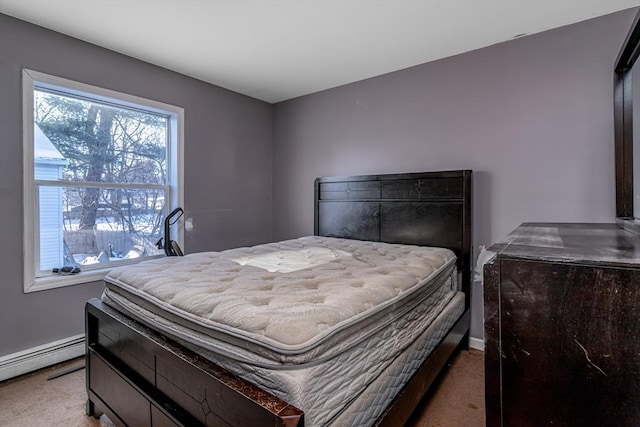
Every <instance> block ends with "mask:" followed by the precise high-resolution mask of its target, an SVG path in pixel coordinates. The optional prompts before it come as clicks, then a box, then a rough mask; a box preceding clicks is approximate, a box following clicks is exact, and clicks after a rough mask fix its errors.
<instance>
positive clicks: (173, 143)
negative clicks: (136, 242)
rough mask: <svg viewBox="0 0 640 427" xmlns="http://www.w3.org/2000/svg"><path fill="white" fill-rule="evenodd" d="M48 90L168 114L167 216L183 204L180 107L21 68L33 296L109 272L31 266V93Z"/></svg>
mask: <svg viewBox="0 0 640 427" xmlns="http://www.w3.org/2000/svg"><path fill="white" fill-rule="evenodd" d="M38 87H41V88H50V89H55V90H57V91H61V92H63V93H68V94H70V95H74V94H75V95H81V96H82V97H85V98H86V97H87V94H89V95H90V98H92V99H96V100H98V101H103V102H109V103H113V104H117V105H121V106H123V107H126V106H132V107H135V106H138V108H139V106H143V107H144V108H145V109H146V110H148V111H150V112H154V111H155V112H161V113H163V114H166V113H169V114H170V117H169V120H170V125H169V128H170V135H169V137H170V138H169V139H170V140H169V141H168V145H169V146H168V147H167V150H168V162H167V170H168V177H169V183H168V187H169V190H168V198H167V199H168V200H169V203H170V204H169V206H167V212H170V211H171V210H172V209H174V208H176V207H178V206H184V199H183V197H184V185H183V170H184V165H183V159H184V154H183V153H184V109H183V108H181V107H176V106H173V105H169V104H165V103H162V102H158V101H153V100H149V99H146V98H140V97H138V96H134V95H129V94H126V93H121V92H116V91H113V90H109V89H104V88H100V87H97V86H92V85H88V84H85V83H79V82H76V81H73V80H68V79H64V78H61V77H56V76H53V75H50V74H45V73H41V72H38V71H33V70H28V69H23V70H22V106H23V111H22V118H23V144H22V149H23V191H22V199H23V209H24V223H23V228H24V236H23V237H24V243H23V244H24V292H25V293H29V292H36V291H42V290H46V289H54V288H59V287H63V286H70V285H76V284H80V283H88V282H94V281H99V280H102V279H103V278H104V276H105V275H106V274H107V273H108V272H109V271H110V270H111V268H113V266H110V267H107V268H101V269H94V270H88V271H82V272H80V273H78V274H72V275H67V276H61V275H57V274H51V275H49V276H44V277H37V273H38V268H37V266H36V262H37V260H38V258H39V255H37V254H36V251H37V250H39V249H38V247H39V244H38V243H37V241H36V239H39V235H38V232H37V230H36V226H37V220H38V218H37V215H38V212H39V207H38V206H37V203H36V183H35V179H34V141H33V138H34V125H33V120H34V117H33V116H34V89H36V88H38ZM180 231H181V230H177V236H172V237H173V240H176V241H177V242H178V243H179V244H180V246H182V247H183V248H184V240H183V233H182V232H180ZM148 259H151V257H144V258H141V259H139V260H132V261H130V262H131V263H136V262H140V261H142V260H148Z"/></svg>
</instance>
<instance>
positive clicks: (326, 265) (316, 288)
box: [103, 236, 464, 425]
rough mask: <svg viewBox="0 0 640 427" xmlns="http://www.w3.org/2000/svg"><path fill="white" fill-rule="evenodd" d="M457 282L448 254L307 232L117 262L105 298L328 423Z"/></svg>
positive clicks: (432, 315)
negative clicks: (135, 261) (121, 264)
mask: <svg viewBox="0 0 640 427" xmlns="http://www.w3.org/2000/svg"><path fill="white" fill-rule="evenodd" d="M456 279H457V275H456V271H455V256H454V255H453V253H452V252H451V251H449V250H446V249H441V248H425V247H415V246H406V245H393V244H385V243H377V242H362V241H354V240H344V239H332V238H326V237H315V236H314V237H305V238H301V239H294V240H288V241H284V242H279V243H273V244H267V245H260V246H256V247H253V248H240V249H234V250H229V251H224V252H209V253H200V254H193V255H187V256H185V257H175V258H173V257H172V258H163V259H159V260H153V261H148V262H144V263H140V264H138V265H136V266H129V267H123V268H120V269H116V270H113V271H112V272H111V273H110V274H109V275H108V276H107V277H106V278H105V283H106V289H105V292H104V294H103V301H104V302H105V303H107V304H108V305H111V306H113V307H115V308H116V309H118V310H120V311H122V312H124V313H126V314H128V315H130V316H132V317H134V318H136V319H138V320H139V321H141V322H142V323H145V324H147V325H148V326H151V327H153V328H154V329H157V330H160V331H161V332H163V333H165V334H167V335H170V336H172V337H173V338H174V339H176V340H178V341H179V342H181V343H182V344H183V345H185V346H187V347H188V348H191V349H192V350H193V351H195V352H197V353H199V354H201V355H203V356H205V357H207V358H208V359H210V360H212V361H214V362H215V363H217V364H219V365H221V366H222V367H225V368H226V369H228V370H230V371H231V372H233V373H235V374H236V375H239V376H241V377H243V378H245V379H248V380H249V381H251V382H253V383H256V384H257V385H259V386H261V387H263V388H265V389H268V390H270V391H271V392H272V393H274V394H275V395H277V396H278V397H280V398H282V399H284V400H286V401H288V402H290V403H292V404H293V405H296V406H298V407H299V408H301V409H302V410H304V411H305V419H306V421H307V423H308V425H329V424H330V423H332V422H333V421H334V420H335V419H336V417H339V416H341V413H343V412H344V408H346V407H349V405H350V404H351V403H352V402H356V401H357V400H358V396H360V395H361V394H362V390H365V389H367V388H368V387H369V386H370V385H371V384H373V383H374V382H375V381H376V379H377V378H379V377H380V375H381V374H382V373H383V372H385V371H386V370H387V368H389V366H392V365H393V364H394V361H396V360H400V359H402V354H404V352H405V350H407V349H408V348H410V347H411V345H412V344H414V343H415V342H416V340H418V338H419V337H421V336H423V334H424V332H425V331H426V330H430V329H431V330H432V333H431V334H430V336H429V337H426V338H422V339H424V340H426V341H425V342H428V341H429V340H431V339H433V337H434V336H438V334H444V333H445V332H446V331H447V330H448V329H449V327H450V326H451V324H452V323H451V324H450V322H448V321H446V320H442V319H443V318H447V319H448V317H447V316H441V314H440V313H441V312H443V310H444V311H446V310H449V311H450V312H455V314H457V315H458V316H459V314H461V312H462V310H463V309H464V303H463V302H462V303H460V301H461V300H462V301H463V300H464V298H463V297H462V298H461V297H460V295H461V294H460V293H458V292H456V283H457V280H456ZM451 307H453V308H451ZM458 312H459V313H458ZM453 317H455V316H453ZM426 347H427V346H422V347H420V348H426ZM426 351H427V350H425V352H426ZM428 351H430V350H428ZM425 357H426V356H425ZM399 358H400V359H399ZM390 396H391V394H390ZM384 400H385V398H383V399H382V401H384ZM342 416H345V415H344V414H343V415H342ZM363 425H366V424H363Z"/></svg>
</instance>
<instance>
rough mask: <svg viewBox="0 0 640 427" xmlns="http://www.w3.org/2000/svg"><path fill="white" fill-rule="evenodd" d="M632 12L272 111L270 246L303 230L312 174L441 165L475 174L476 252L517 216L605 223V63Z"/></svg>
mask: <svg viewBox="0 0 640 427" xmlns="http://www.w3.org/2000/svg"><path fill="white" fill-rule="evenodd" d="M634 14H635V10H627V11H623V12H619V13H615V14H612V15H607V16H604V17H600V18H597V19H593V20H590V21H585V22H582V23H578V24H575V25H571V26H566V27H562V28H559V29H554V30H551V31H547V32H544V33H539V34H535V35H531V36H528V37H522V38H519V39H515V40H512V41H509V42H505V43H501V44H497V45H494V46H490V47H487V48H484V49H480V50H476V51H473V52H469V53H465V54H462V55H458V56H455V57H450V58H447V59H443V60H440V61H435V62H431V63H427V64H423V65H419V66H416V67H412V68H409V69H405V70H402V71H399V72H395V73H391V74H386V75H383V76H379V77H375V78H372V79H368V80H365V81H361V82H357V83H353V84H349V85H345V86H342V87H338V88H334V89H330V90H326V91H323V92H319V93H316V94H312V95H308V96H304V97H301V98H297V99H293V100H290V101H286V102H282V103H279V104H276V106H275V122H274V237H275V238H276V239H282V238H290V237H295V236H300V235H304V234H309V233H312V232H313V192H312V191H311V189H312V188H313V180H314V178H315V177H318V176H332V175H354V174H369V173H395V172H418V171H430V170H448V169H473V171H474V189H473V190H474V191H473V197H474V210H473V226H474V237H473V242H474V245H475V247H476V248H477V247H478V246H479V245H489V244H491V243H493V242H496V241H497V240H499V239H501V238H502V237H503V236H504V235H505V234H507V233H508V232H510V231H511V230H512V229H513V228H514V227H516V226H517V225H518V224H520V223H521V222H523V221H575V222H580V221H593V222H607V221H608V222H611V221H613V219H614V217H615V188H614V157H613V100H612V96H613V65H614V61H615V59H616V56H617V54H618V51H619V49H620V47H621V46H622V42H623V40H624V37H625V35H626V33H627V31H628V28H629V27H630V25H631V21H632V19H633V17H634ZM476 255H477V250H476ZM472 299H473V301H472V312H473V313H472V314H473V319H472V328H471V335H472V336H474V337H482V335H483V334H482V306H483V304H482V290H481V289H477V288H474V292H473V295H472Z"/></svg>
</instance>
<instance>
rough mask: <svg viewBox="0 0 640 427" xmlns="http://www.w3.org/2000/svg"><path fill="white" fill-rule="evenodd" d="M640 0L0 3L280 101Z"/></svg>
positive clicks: (2, 8)
mask: <svg viewBox="0 0 640 427" xmlns="http://www.w3.org/2000/svg"><path fill="white" fill-rule="evenodd" d="M638 5H640V0H0V12H2V13H5V14H7V15H11V16H15V17H17V18H20V19H23V20H26V21H29V22H33V23H35V24H38V25H41V26H43V27H47V28H50V29H53V30H55V31H59V32H61V33H65V34H68V35H70V36H73V37H77V38H79V39H82V40H86V41H88V42H91V43H94V44H96V45H99V46H103V47H106V48H109V49H112V50H115V51H117V52H121V53H123V54H126V55H129V56H132V57H135V58H139V59H142V60H144V61H147V62H150V63H153V64H157V65H159V66H162V67H165V68H168V69H170V70H174V71H177V72H179V73H182V74H186V75H189V76H192V77H195V78H197V79H200V80H203V81H206V82H210V83H213V84H215V85H218V86H222V87H225V88H228V89H231V90H233V91H236V92H240V93H243V94H246V95H248V96H251V97H254V98H258V99H262V100H264V101H267V102H271V103H275V102H278V101H282V100H286V99H290V98H294V97H297V96H301V95H306V94H309V93H313V92H317V91H320V90H323V89H328V88H331V87H335V86H340V85H343V84H346V83H351V82H354V81H358V80H362V79H366V78H368V77H373V76H377V75H380V74H384V73H388V72H391V71H396V70H400V69H403V68H407V67H410V66H413V65H417V64H421V63H424V62H428V61H433V60H436V59H440V58H445V57H447V56H452V55H456V54H459V53H462V52H467V51H470V50H473V49H478V48H481V47H484V46H489V45H492V44H495V43H499V42H502V41H506V40H509V39H512V38H514V37H516V36H520V35H522V34H533V33H537V32H540V31H544V30H547V29H550V28H554V27H559V26H562V25H567V24H571V23H574V22H579V21H583V20H585V19H589V18H593V17H596V16H600V15H604V14H607V13H611V12H615V11H618V10H622V9H626V8H630V7H634V6H638Z"/></svg>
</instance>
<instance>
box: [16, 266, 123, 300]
mask: <svg viewBox="0 0 640 427" xmlns="http://www.w3.org/2000/svg"><path fill="white" fill-rule="evenodd" d="M109 271H111V268H102V269H100V270H91V271H85V272H81V273H78V274H69V275H60V276H59V275H57V274H55V275H54V274H52V275H51V276H45V277H37V278H36V279H35V280H34V281H33V282H32V283H31V285H30V286H29V285H28V284H27V283H25V288H24V293H25V294H27V293H30V292H38V291H46V290H49V289H55V288H62V287H64V286H71V285H80V284H82V283H90V282H97V281H100V280H102V279H104V276H106V275H107V273H109Z"/></svg>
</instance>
